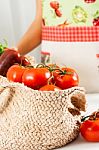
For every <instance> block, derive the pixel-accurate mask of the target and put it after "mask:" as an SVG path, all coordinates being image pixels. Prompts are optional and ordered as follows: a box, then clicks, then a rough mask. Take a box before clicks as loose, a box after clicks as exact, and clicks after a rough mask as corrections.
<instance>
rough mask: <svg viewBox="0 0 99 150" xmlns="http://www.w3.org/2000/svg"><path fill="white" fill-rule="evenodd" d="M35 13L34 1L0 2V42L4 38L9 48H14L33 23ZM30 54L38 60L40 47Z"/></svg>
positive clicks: (9, 0) (14, 0)
mask: <svg viewBox="0 0 99 150" xmlns="http://www.w3.org/2000/svg"><path fill="white" fill-rule="evenodd" d="M35 12H36V4H35V0H0V20H1V21H0V41H1V40H2V39H3V38H6V39H7V40H8V43H9V46H11V47H12V46H15V44H16V43H17V42H18V41H19V39H20V38H21V37H22V35H23V34H24V33H25V32H26V30H27V29H28V27H29V25H30V24H31V22H32V21H33V19H34V17H35ZM30 54H31V55H34V56H35V57H36V59H37V60H40V47H39V48H37V49H36V50H34V51H33V52H32V53H30Z"/></svg>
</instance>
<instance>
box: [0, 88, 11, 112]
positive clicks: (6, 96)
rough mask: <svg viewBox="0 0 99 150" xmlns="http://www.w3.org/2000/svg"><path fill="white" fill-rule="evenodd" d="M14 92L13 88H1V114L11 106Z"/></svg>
mask: <svg viewBox="0 0 99 150" xmlns="http://www.w3.org/2000/svg"><path fill="white" fill-rule="evenodd" d="M11 93H12V91H11V88H10V87H8V86H5V87H3V86H0V113H3V111H4V110H5V109H6V107H7V106H8V105H9V103H10V101H11V99H12V98H11V97H12V94H11Z"/></svg>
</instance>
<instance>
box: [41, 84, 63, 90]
mask: <svg viewBox="0 0 99 150" xmlns="http://www.w3.org/2000/svg"><path fill="white" fill-rule="evenodd" d="M59 90H61V88H59V87H57V86H55V85H53V84H47V85H45V86H43V87H41V88H40V89H39V91H59Z"/></svg>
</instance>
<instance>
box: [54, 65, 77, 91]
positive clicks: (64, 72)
mask: <svg viewBox="0 0 99 150" xmlns="http://www.w3.org/2000/svg"><path fill="white" fill-rule="evenodd" d="M53 76H54V82H55V85H56V86H58V87H60V88H61V89H67V88H71V87H74V86H78V84H79V77H78V74H77V73H76V71H75V70H74V69H72V68H66V67H65V68H61V69H60V70H58V69H57V70H55V71H54V72H53Z"/></svg>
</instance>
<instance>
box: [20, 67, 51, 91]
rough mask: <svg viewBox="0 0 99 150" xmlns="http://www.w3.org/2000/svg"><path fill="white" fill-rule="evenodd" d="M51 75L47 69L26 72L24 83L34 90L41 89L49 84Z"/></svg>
mask: <svg viewBox="0 0 99 150" xmlns="http://www.w3.org/2000/svg"><path fill="white" fill-rule="evenodd" d="M50 77H51V73H50V71H49V70H48V69H47V68H32V69H28V70H26V71H25V72H24V74H23V77H22V82H23V83H24V85H26V86H28V87H31V88H33V89H36V90H37V89H39V88H40V87H42V86H44V85H46V84H47V82H48V79H49V78H50Z"/></svg>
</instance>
